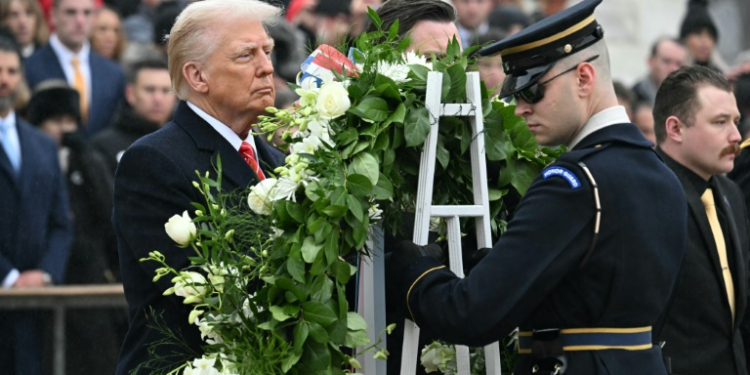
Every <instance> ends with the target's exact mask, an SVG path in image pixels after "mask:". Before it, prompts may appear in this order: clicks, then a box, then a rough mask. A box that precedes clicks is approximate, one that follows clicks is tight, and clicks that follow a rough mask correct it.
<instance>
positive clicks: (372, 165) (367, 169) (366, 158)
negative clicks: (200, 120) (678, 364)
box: [348, 152, 380, 185]
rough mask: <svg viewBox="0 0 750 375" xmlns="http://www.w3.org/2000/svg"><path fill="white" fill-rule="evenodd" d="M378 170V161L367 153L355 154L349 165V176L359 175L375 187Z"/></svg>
mask: <svg viewBox="0 0 750 375" xmlns="http://www.w3.org/2000/svg"><path fill="white" fill-rule="evenodd" d="M379 170H380V168H379V165H378V160H377V159H376V158H375V156H373V155H372V154H370V153H369V152H362V153H359V154H357V156H355V157H354V159H353V160H352V163H351V164H349V168H348V173H349V174H361V175H363V176H365V177H367V178H368V179H369V180H370V182H371V183H372V184H373V185H375V184H377V183H378V171H379Z"/></svg>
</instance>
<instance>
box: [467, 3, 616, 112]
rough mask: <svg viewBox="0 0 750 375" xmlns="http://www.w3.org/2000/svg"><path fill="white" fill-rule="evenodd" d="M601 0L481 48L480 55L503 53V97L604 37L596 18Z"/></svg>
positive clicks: (543, 21) (577, 5)
mask: <svg viewBox="0 0 750 375" xmlns="http://www.w3.org/2000/svg"><path fill="white" fill-rule="evenodd" d="M601 2H602V0H584V1H582V2H580V3H578V4H576V5H574V6H572V7H570V8H568V9H565V10H563V11H562V12H559V13H556V14H554V15H552V16H549V17H547V18H545V19H543V20H541V21H539V22H537V23H535V24H533V25H531V26H529V27H527V28H525V29H523V30H521V31H520V32H518V33H517V34H514V35H511V36H510V37H508V38H505V39H503V40H501V41H499V42H496V43H494V44H491V45H489V46H487V47H484V48H482V49H481V50H479V51H478V52H477V53H478V54H479V55H480V56H490V55H495V54H498V53H499V54H500V56H501V57H502V60H503V70H504V71H505V74H506V75H507V76H506V78H505V79H506V82H504V84H503V92H501V93H500V96H501V97H506V96H509V95H512V94H514V93H516V92H518V91H520V90H523V89H525V88H526V87H528V86H531V85H533V84H534V83H536V82H537V81H538V80H539V78H541V77H542V76H544V75H545V74H546V73H547V72H548V71H549V70H550V69H551V68H552V66H553V65H554V64H555V62H556V61H558V60H560V59H562V58H564V57H566V56H570V55H572V54H574V53H576V52H578V51H580V50H583V49H585V48H586V47H589V46H590V45H592V44H594V43H596V42H597V41H599V40H600V39H602V37H604V31H603V30H602V28H601V26H600V25H599V23H597V22H596V19H595V18H594V9H595V8H596V7H597V6H598V5H599V4H600V3H601Z"/></svg>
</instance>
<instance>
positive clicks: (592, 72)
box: [576, 62, 596, 97]
mask: <svg viewBox="0 0 750 375" xmlns="http://www.w3.org/2000/svg"><path fill="white" fill-rule="evenodd" d="M576 75H577V76H578V79H577V83H578V85H577V86H578V87H577V89H578V94H579V95H580V96H581V97H588V96H590V95H591V93H592V92H593V91H594V87H595V86H596V69H594V66H593V65H591V64H590V63H587V62H584V63H581V64H579V65H578V68H577V69H576Z"/></svg>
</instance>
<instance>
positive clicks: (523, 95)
mask: <svg viewBox="0 0 750 375" xmlns="http://www.w3.org/2000/svg"><path fill="white" fill-rule="evenodd" d="M598 57H599V55H594V56H592V57H589V58H588V59H586V60H584V61H583V62H580V63H578V64H576V65H575V66H573V67H572V68H570V69H568V70H566V71H564V72H562V73H560V74H558V75H556V76H554V77H552V78H550V79H548V80H546V81H544V82H536V83H534V84H533V85H531V86H529V87H527V88H525V89H523V90H520V91H518V92H517V93H515V94H513V96H514V97H515V98H516V100H518V99H522V100H523V101H525V102H526V103H529V104H534V103H539V102H540V101H541V100H542V99H544V89H543V88H542V86H544V85H546V84H548V83H550V82H552V81H553V80H555V78H557V77H559V76H561V75H563V74H567V73H570V72H572V71H574V70H576V69H578V65H581V64H583V63H590V62H592V61H594V60H596V59H597V58H598Z"/></svg>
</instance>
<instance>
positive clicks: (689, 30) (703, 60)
mask: <svg viewBox="0 0 750 375" xmlns="http://www.w3.org/2000/svg"><path fill="white" fill-rule="evenodd" d="M680 40H682V43H683V44H684V45H685V47H686V48H687V51H688V54H689V55H690V57H691V58H692V60H693V63H694V64H696V65H700V66H705V67H708V68H711V69H713V70H716V71H718V72H723V71H724V70H726V68H727V67H726V65H725V64H724V63H723V62H722V61H721V59H720V58H719V55H718V53H717V52H716V51H715V49H716V43H717V42H718V40H719V29H717V28H716V24H715V23H714V20H713V19H712V18H711V15H710V14H709V13H708V0H689V4H688V9H687V13H686V14H685V18H684V19H683V20H682V25H681V26H680Z"/></svg>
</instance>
